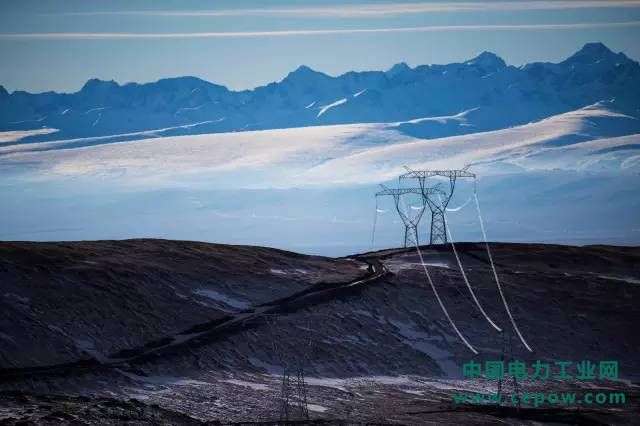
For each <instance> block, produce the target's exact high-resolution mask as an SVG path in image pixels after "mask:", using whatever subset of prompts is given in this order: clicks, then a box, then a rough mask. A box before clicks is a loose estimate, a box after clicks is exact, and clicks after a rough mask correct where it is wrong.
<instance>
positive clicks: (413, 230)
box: [376, 185, 425, 247]
mask: <svg viewBox="0 0 640 426" xmlns="http://www.w3.org/2000/svg"><path fill="white" fill-rule="evenodd" d="M380 186H381V187H382V191H380V192H377V193H376V197H384V196H391V197H393V201H394V202H395V205H396V210H397V211H398V215H400V219H402V223H404V246H405V247H411V246H414V245H418V224H419V223H420V219H422V215H423V214H424V209H425V198H424V196H423V193H422V189H421V188H394V189H392V188H387V187H386V186H384V185H380ZM407 194H414V195H419V196H420V201H421V209H420V210H419V212H418V213H417V214H416V216H415V217H413V218H412V217H411V216H410V215H409V213H408V212H405V211H404V210H403V209H402V207H401V206H400V202H401V197H402V196H403V195H407Z"/></svg>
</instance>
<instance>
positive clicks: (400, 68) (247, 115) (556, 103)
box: [0, 43, 640, 142]
mask: <svg viewBox="0 0 640 426" xmlns="http://www.w3.org/2000/svg"><path fill="white" fill-rule="evenodd" d="M598 101H613V103H614V105H615V107H616V108H619V109H620V110H623V111H624V112H625V113H626V114H629V115H632V116H636V117H638V116H640V64H638V62H636V61H633V60H631V59H629V58H628V57H627V56H626V55H624V54H623V53H614V52H612V51H611V50H610V49H608V48H607V47H606V46H605V45H603V44H602V43H589V44H586V45H585V46H584V47H583V48H582V49H580V50H579V51H578V52H576V53H575V54H574V55H572V56H571V57H569V58H567V59H566V60H564V61H562V62H559V63H531V64H527V65H525V66H522V67H515V66H510V65H507V64H506V63H505V61H504V60H503V59H502V58H500V57H498V56H497V55H495V54H493V53H490V52H483V53H481V54H480V55H478V56H477V57H475V58H473V59H471V60H468V61H465V62H462V63H452V64H448V65H421V66H417V67H415V68H411V67H409V66H408V65H407V64H404V63H400V64H396V65H394V66H393V67H392V68H391V69H389V70H388V71H363V72H354V71H351V72H347V73H345V74H342V75H340V76H337V77H332V76H329V75H326V74H324V73H322V72H318V71H315V70H313V69H311V68H309V67H307V66H300V67H299V68H297V69H296V70H295V71H293V72H291V73H289V74H288V75H287V76H286V77H285V78H284V79H282V80H281V81H279V82H274V83H270V84H267V85H265V86H261V87H257V88H255V89H253V90H243V91H231V90H229V89H227V88H226V87H224V86H220V85H216V84H213V83H210V82H207V81H204V80H202V79H199V78H195V77H178V78H168V79H162V80H159V81H157V82H154V83H145V84H138V83H127V84H124V85H119V84H118V83H116V82H114V81H103V80H98V79H92V80H89V81H87V83H86V84H85V85H84V86H83V87H82V89H81V90H80V91H78V92H75V93H55V92H45V93H39V94H31V93H27V92H23V91H16V92H13V93H8V92H7V91H6V90H5V89H4V88H3V87H2V86H0V131H9V130H31V129H39V128H42V127H47V128H54V129H58V130H59V131H58V132H55V133H49V134H39V135H35V136H32V137H31V138H28V139H24V140H23V141H22V142H24V141H27V140H28V141H42V140H59V139H71V138H85V137H100V136H108V135H121V136H118V137H116V139H122V140H124V139H127V138H132V137H134V135H130V134H132V133H133V134H135V133H138V132H146V133H145V134H144V137H154V136H171V135H183V134H197V133H220V132H232V131H245V130H261V129H274V128H289V127H304V126H317V125H329V124H350V123H365V122H371V123H372V122H395V121H407V120H416V119H421V118H426V117H452V116H456V115H457V114H460V113H462V112H465V111H466V113H465V121H464V123H463V125H447V126H445V127H443V128H438V129H435V130H434V133H433V134H430V133H429V131H427V132H426V133H425V132H421V134H420V137H426V138H431V137H442V136H443V135H456V134H464V133H473V132H478V131H488V130H495V129H500V128H504V127H509V126H514V125H518V124H524V123H528V122H530V121H534V120H539V119H542V118H545V117H549V116H552V115H555V114H560V113H564V112H568V111H573V110H576V109H578V108H582V107H585V106H587V105H591V104H593V103H595V102H598ZM138 137H139V136H138Z"/></svg>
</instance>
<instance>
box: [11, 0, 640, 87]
mask: <svg viewBox="0 0 640 426" xmlns="http://www.w3.org/2000/svg"><path fill="white" fill-rule="evenodd" d="M638 40H640V0H626V1H617V0H544V1H543V0H535V1H525V0H523V1H492V2H477V1H437V2H435V1H429V2H425V1H422V2H415V1H414V2H410V1H404V0H398V1H395V2H391V1H366V2H365V1H354V0H346V1H335V0H333V1H332V0H324V1H314V0H307V1H267V0H261V1H251V0H249V1H240V0H236V1H226V0H222V1H215V2H212V1H208V2H204V1H194V0H184V1H177V0H155V1H120V0H114V1H110V2H98V1H89V0H78V1H53V0H42V1H31V0H21V1H11V0H5V1H2V2H1V3H0V55H1V57H2V61H1V63H0V85H3V86H4V87H5V88H6V89H7V90H9V91H10V92H11V91H14V90H27V91H30V92H43V91H48V90H55V91H58V92H74V91H77V90H79V89H80V88H81V87H82V85H83V84H84V83H85V82H86V81H87V80H88V79H90V78H100V79H104V80H115V81H117V82H118V83H121V84H123V83H127V82H131V81H135V82H149V81H155V80H158V79H160V78H166V77H175V76H184V75H191V76H196V77H200V78H203V79H205V80H208V81H211V82H214V83H218V84H222V85H225V86H227V87H229V88H231V89H237V90H241V89H251V88H254V87H256V86H259V85H263V84H267V83H269V82H272V81H279V80H281V79H282V78H284V77H285V76H286V75H287V73H289V72H291V71H292V70H294V69H295V68H297V67H298V66H299V65H302V64H304V65H308V66H310V67H311V68H313V69H316V70H319V71H323V72H325V73H327V74H330V75H339V74H342V73H344V72H347V71H350V70H355V71H361V70H385V69H388V68H390V67H391V66H392V65H393V64H395V63H398V62H406V63H408V64H409V65H410V66H416V65H422V64H431V63H438V64H443V63H450V62H460V61H464V60H467V59H470V58H472V57H474V56H476V55H477V54H479V53H480V52H482V51H491V52H494V53H496V54H498V55H499V56H501V57H502V58H504V59H505V60H506V61H507V63H509V64H513V65H521V64H525V63H528V62H534V61H552V62H557V61H560V60H562V59H564V58H566V57H568V56H570V55H571V54H572V53H574V52H575V51H577V50H578V49H579V48H580V47H581V46H582V45H584V44H585V43H587V42H592V41H601V42H603V43H605V44H606V45H607V46H608V47H609V48H611V49H612V50H614V51H622V52H624V53H625V54H627V56H629V57H631V58H632V59H635V60H639V59H640V43H638Z"/></svg>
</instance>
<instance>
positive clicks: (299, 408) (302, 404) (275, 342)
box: [267, 317, 314, 422]
mask: <svg viewBox="0 0 640 426" xmlns="http://www.w3.org/2000/svg"><path fill="white" fill-rule="evenodd" d="M267 323H268V324H269V326H270V329H271V334H272V335H271V345H272V348H273V352H274V354H275V355H276V356H277V357H278V358H279V361H280V363H281V364H282V381H281V389H280V398H279V415H280V422H289V421H295V420H309V407H308V401H307V384H306V382H305V374H304V366H305V364H306V363H307V362H308V360H309V357H310V356H311V352H312V351H313V349H314V339H313V336H312V334H311V332H310V330H311V328H310V327H308V328H307V329H306V330H307V335H306V336H303V337H305V340H306V342H305V344H304V346H303V347H301V348H298V349H302V351H303V354H302V355H299V354H297V353H295V352H294V353H292V352H290V349H289V348H286V347H285V345H284V343H282V342H281V341H280V340H279V339H276V338H275V332H276V327H275V317H272V318H269V317H267Z"/></svg>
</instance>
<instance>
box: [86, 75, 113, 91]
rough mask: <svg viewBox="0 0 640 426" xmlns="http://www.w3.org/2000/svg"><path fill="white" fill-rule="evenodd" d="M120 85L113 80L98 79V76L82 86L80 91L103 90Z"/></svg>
mask: <svg viewBox="0 0 640 426" xmlns="http://www.w3.org/2000/svg"><path fill="white" fill-rule="evenodd" d="M117 87H120V85H119V84H118V83H116V82H115V81H114V80H100V79H99V78H92V79H90V80H87V82H86V83H85V84H84V86H82V89H81V90H80V91H81V92H86V91H94V90H104V89H112V88H117Z"/></svg>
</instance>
